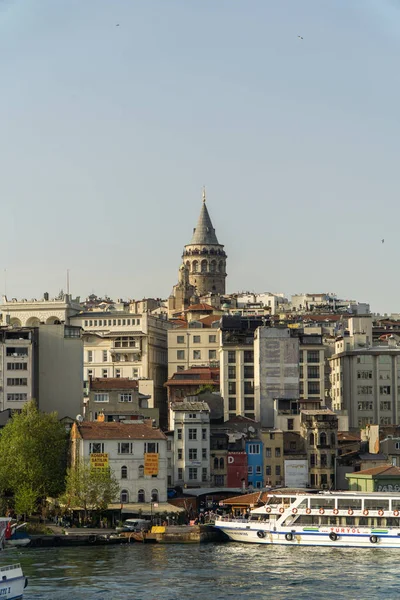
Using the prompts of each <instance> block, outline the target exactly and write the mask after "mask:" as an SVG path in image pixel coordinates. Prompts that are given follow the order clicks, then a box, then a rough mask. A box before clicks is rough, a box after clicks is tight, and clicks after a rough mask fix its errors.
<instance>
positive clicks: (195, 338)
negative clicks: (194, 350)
mask: <svg viewBox="0 0 400 600" xmlns="http://www.w3.org/2000/svg"><path fill="white" fill-rule="evenodd" d="M200 342H201V337H200V336H199V335H194V336H193V344H200Z"/></svg>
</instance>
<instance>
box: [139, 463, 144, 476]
mask: <svg viewBox="0 0 400 600" xmlns="http://www.w3.org/2000/svg"><path fill="white" fill-rule="evenodd" d="M138 477H144V466H143V465H139V467H138Z"/></svg>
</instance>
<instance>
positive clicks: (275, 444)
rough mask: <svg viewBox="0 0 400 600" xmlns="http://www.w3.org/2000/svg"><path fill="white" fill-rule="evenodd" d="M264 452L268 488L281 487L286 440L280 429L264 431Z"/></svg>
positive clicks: (265, 477)
mask: <svg viewBox="0 0 400 600" xmlns="http://www.w3.org/2000/svg"><path fill="white" fill-rule="evenodd" d="M260 437H261V441H262V447H263V450H264V481H265V485H266V486H272V487H275V486H280V485H283V482H284V439H283V431H282V430H280V429H262V430H261V434H260Z"/></svg>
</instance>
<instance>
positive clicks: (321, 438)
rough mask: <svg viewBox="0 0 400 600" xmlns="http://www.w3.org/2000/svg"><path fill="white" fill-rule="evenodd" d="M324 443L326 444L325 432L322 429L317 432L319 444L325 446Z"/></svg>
mask: <svg viewBox="0 0 400 600" xmlns="http://www.w3.org/2000/svg"><path fill="white" fill-rule="evenodd" d="M326 444H327V439H326V433H325V432H324V431H323V432H322V433H320V434H319V445H320V446H326Z"/></svg>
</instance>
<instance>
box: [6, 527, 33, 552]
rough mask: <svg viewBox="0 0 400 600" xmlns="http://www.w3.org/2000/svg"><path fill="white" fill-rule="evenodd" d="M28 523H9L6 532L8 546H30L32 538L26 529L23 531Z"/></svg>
mask: <svg viewBox="0 0 400 600" xmlns="http://www.w3.org/2000/svg"><path fill="white" fill-rule="evenodd" d="M26 525H27V523H21V524H20V525H18V523H8V524H7V527H6V532H5V542H6V548H8V547H11V548H24V547H25V546H29V544H30V543H31V538H30V537H29V535H28V534H27V533H26V531H23V529H24V527H26ZM21 530H22V531H21Z"/></svg>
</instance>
